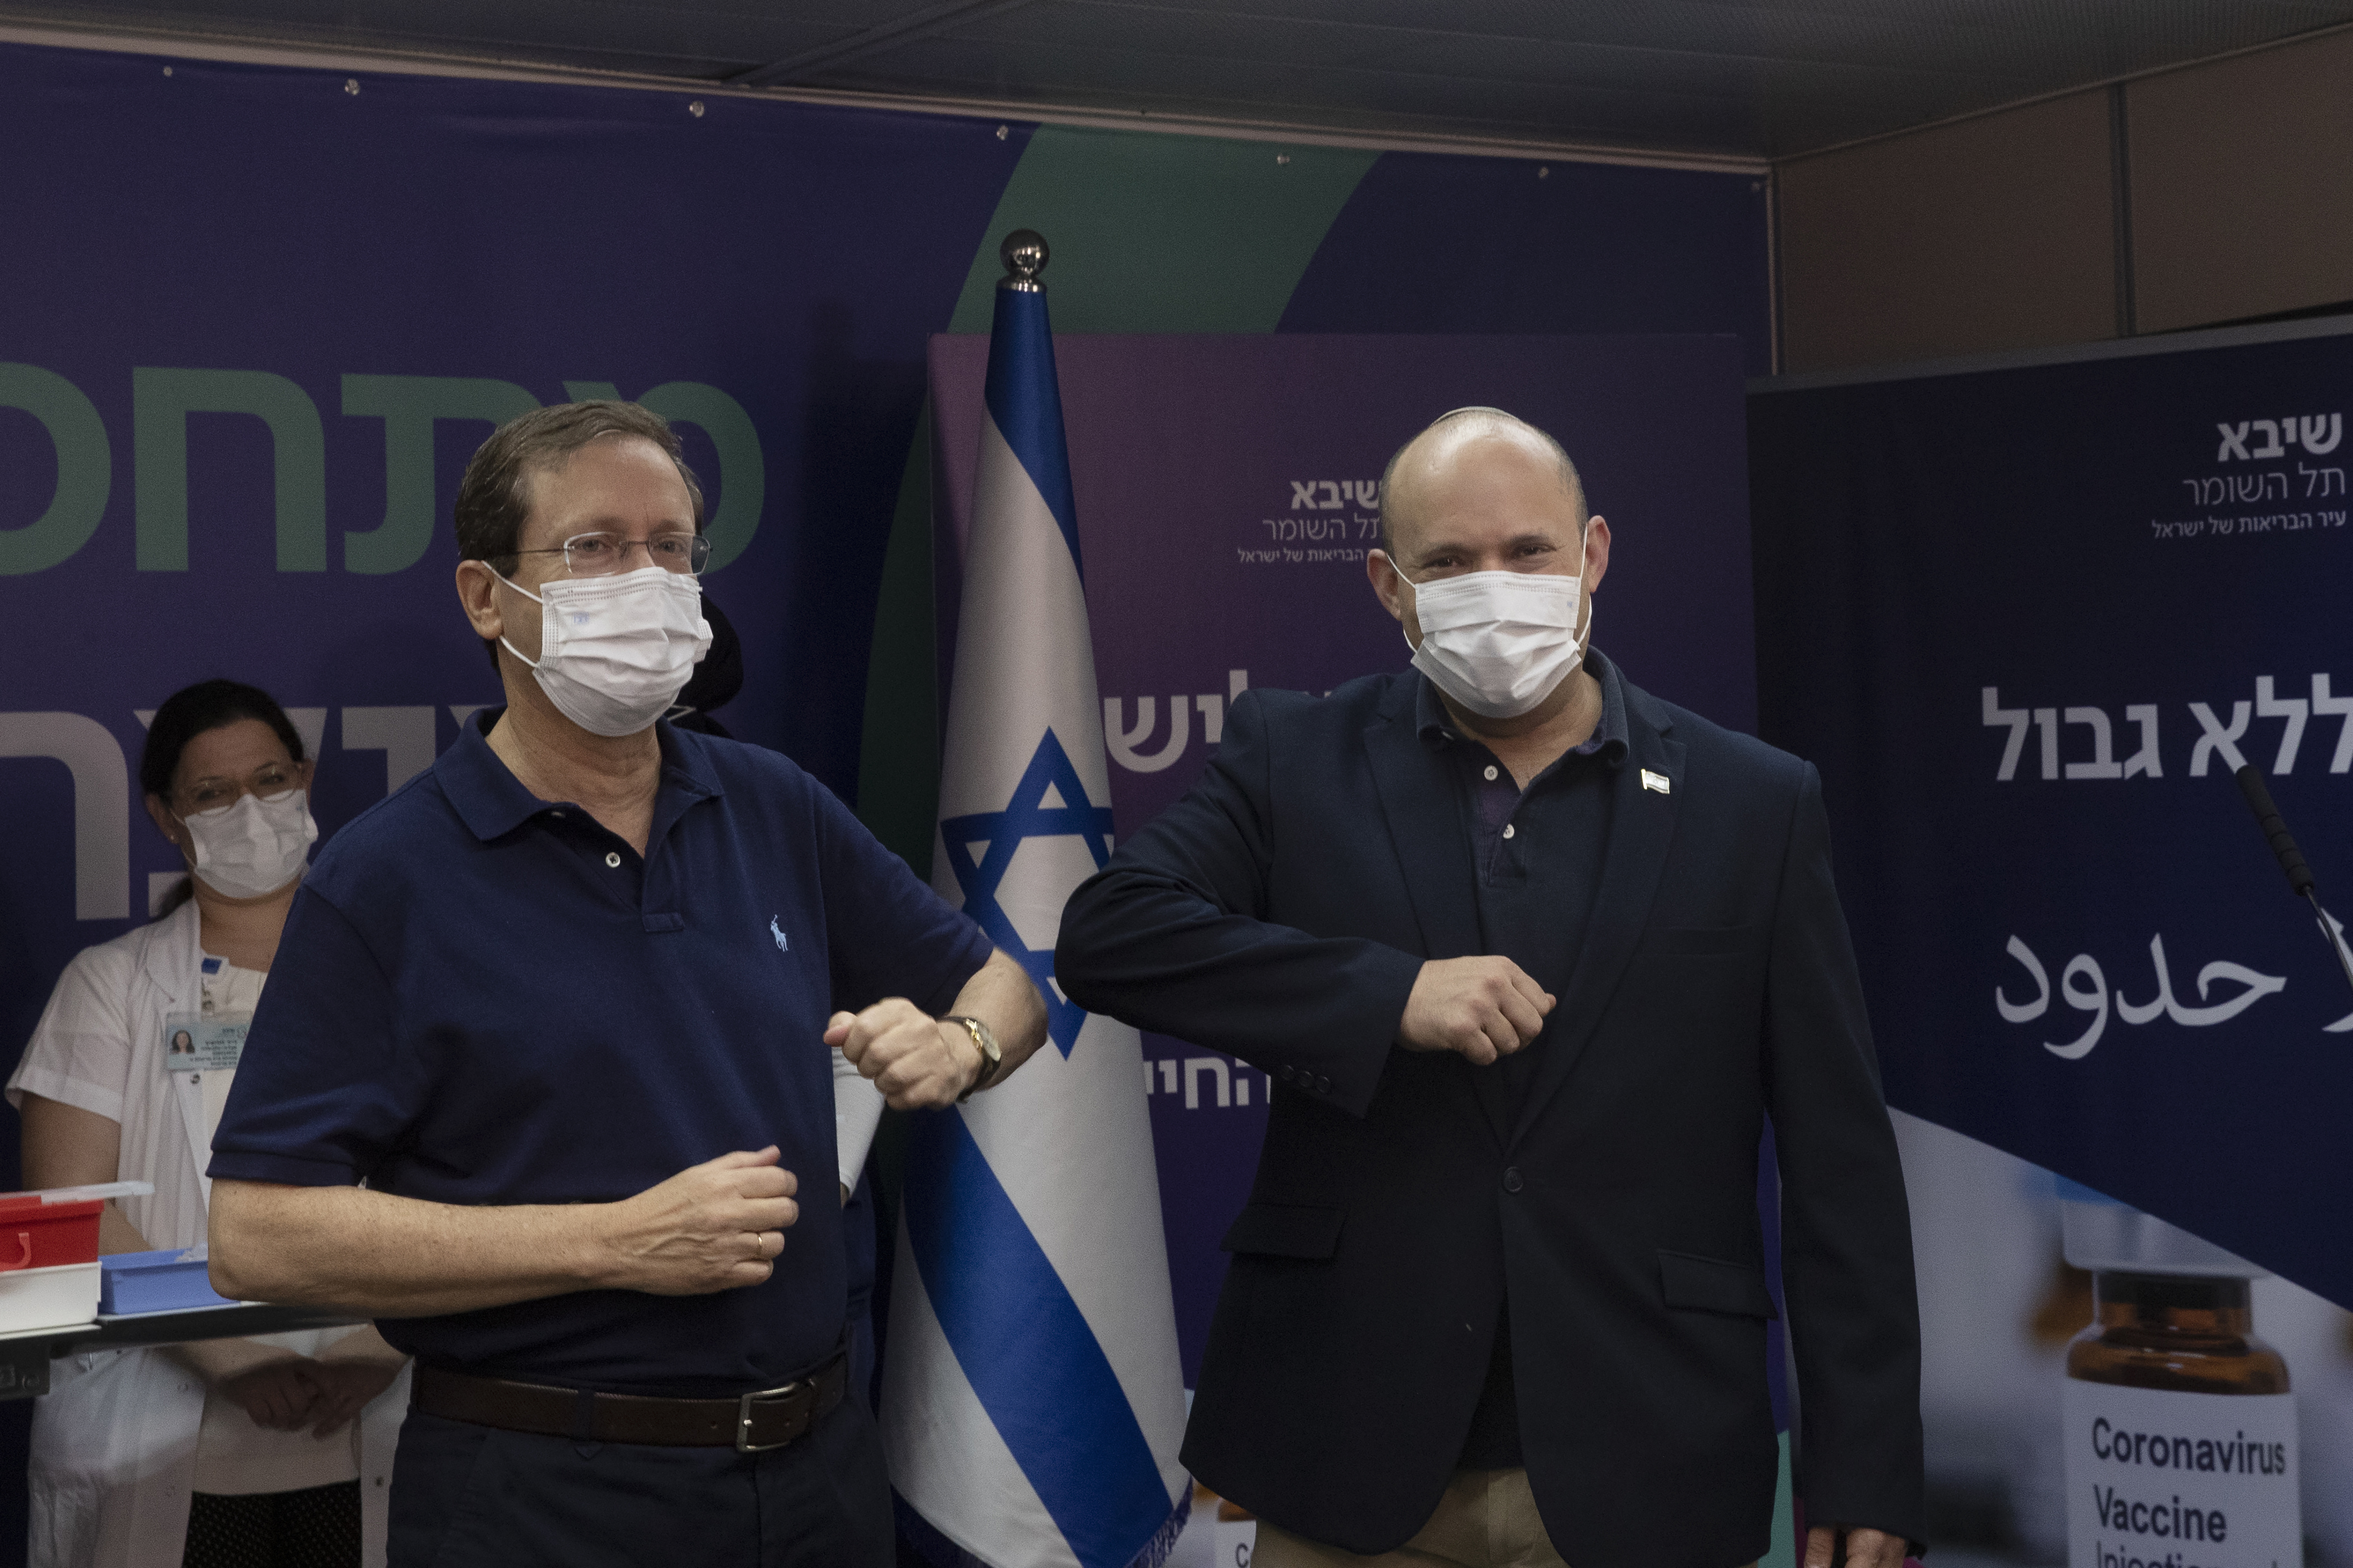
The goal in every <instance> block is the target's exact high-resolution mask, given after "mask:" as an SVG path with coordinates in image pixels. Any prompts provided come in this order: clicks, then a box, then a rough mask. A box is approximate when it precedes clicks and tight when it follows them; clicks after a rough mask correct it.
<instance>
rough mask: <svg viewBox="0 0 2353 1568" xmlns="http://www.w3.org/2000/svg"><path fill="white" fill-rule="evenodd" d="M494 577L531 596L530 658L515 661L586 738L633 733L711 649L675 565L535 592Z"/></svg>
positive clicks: (696, 602) (687, 580) (688, 581)
mask: <svg viewBox="0 0 2353 1568" xmlns="http://www.w3.org/2000/svg"><path fill="white" fill-rule="evenodd" d="M493 575H496V573H495V572H493ZM499 581H500V582H501V583H506V584H507V586H508V587H510V588H514V591H515V592H516V593H518V594H521V595H522V596H523V597H524V598H526V599H533V600H536V601H538V603H539V605H540V615H539V662H538V663H537V664H532V662H531V660H529V659H527V658H523V662H524V663H525V664H531V668H532V674H533V676H535V677H536V678H537V679H538V680H539V689H541V690H542V691H544V692H546V693H547V700H549V701H550V702H553V703H554V704H555V710H556V711H557V712H559V713H561V714H563V715H564V716H565V718H566V719H569V720H571V721H573V722H574V723H575V724H577V725H579V726H580V727H581V728H582V729H584V730H586V731H588V732H589V733H590V734H592V735H634V734H636V733H637V732H638V731H640V730H642V729H644V728H645V727H646V726H647V725H649V724H650V723H652V722H653V721H655V720H657V719H659V718H660V717H661V716H662V715H663V714H664V713H666V712H668V711H669V710H670V705H671V704H672V703H674V702H676V701H677V700H678V694H679V693H680V692H681V691H682V690H684V689H686V678H687V677H688V675H690V674H691V673H692V671H693V669H694V667H695V664H696V663H697V662H698V661H699V660H700V659H701V658H702V656H703V654H704V653H705V652H707V651H709V649H710V647H711V623H710V622H709V621H706V620H704V619H703V618H702V585H701V584H699V583H698V582H697V581H696V579H695V578H694V577H693V576H692V575H691V574H688V573H685V572H671V571H668V570H665V569H664V568H662V567H659V566H641V567H639V568H638V570H636V571H635V572H623V573H619V574H616V575H614V576H610V577H566V578H563V579H560V580H558V581H556V582H554V583H546V584H541V587H542V588H543V593H539V594H534V593H533V592H532V591H531V590H530V589H528V588H521V587H516V586H515V584H512V583H509V582H507V579H506V578H504V577H500V578H499ZM499 641H500V642H501V644H503V645H504V646H505V647H506V650H507V651H508V652H509V653H512V654H513V655H514V656H515V657H516V658H522V652H521V651H520V650H518V649H517V648H516V647H515V646H514V644H512V643H511V642H508V641H507V639H506V638H504V637H501V638H500V639H499Z"/></svg>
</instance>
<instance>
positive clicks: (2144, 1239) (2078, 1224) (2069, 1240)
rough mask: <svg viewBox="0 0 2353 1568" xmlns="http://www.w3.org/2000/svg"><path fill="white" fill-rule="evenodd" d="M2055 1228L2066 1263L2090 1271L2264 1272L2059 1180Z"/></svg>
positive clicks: (2247, 1275)
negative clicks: (2065, 1256)
mask: <svg viewBox="0 0 2353 1568" xmlns="http://www.w3.org/2000/svg"><path fill="white" fill-rule="evenodd" d="M2058 1182H2059V1226H2060V1235H2061V1237H2062V1238H2063V1242H2064V1245H2065V1247H2066V1252H2067V1261H2068V1262H2070V1263H2072V1264H2073V1265H2074V1266H2075V1267H2076V1268H2088V1269H2090V1270H2092V1271H2093V1272H2094V1273H2099V1272H2103V1271H2106V1272H2119V1271H2120V1272H2124V1273H2130V1274H2182V1275H2189V1276H2192V1277H2194V1278H2198V1279H2264V1278H2267V1275H2268V1271H2267V1270H2265V1269H2262V1268H2256V1267H2255V1266H2254V1265H2253V1264H2252V1263H2250V1262H2248V1261H2247V1260H2246V1259H2245V1258H2241V1257H2240V1256H2239V1255H2238V1254H2236V1253H2234V1252H2225V1251H2223V1250H2222V1248H2221V1247H2217V1246H2215V1245H2214V1244H2213V1243H2212V1242H2211V1241H2207V1240H2205V1239H2203V1238H2202V1237H2195V1236H2192V1235H2190V1234H2189V1232H2188V1231H2186V1230H2183V1229H2182V1228H2180V1227H2179V1226H2171V1225H2168V1224H2166V1223H2165V1221H2163V1220H2161V1219H2159V1218H2158V1217H2157V1216H2156V1215H2149V1214H2143V1213H2142V1212H2141V1211H2140V1210H2138V1209H2137V1208H2134V1207H2132V1206H2130V1205H2126V1204H2121V1203H2118V1202H2117V1201H2116V1199H2114V1198H2112V1197H2110V1196H2108V1195H2107V1194H2105V1193H2100V1192H2094V1191H2093V1190H2092V1189H2091V1188H2090V1187H2087V1186H2084V1185H2083V1184H2081V1183H2079V1182H2071V1181H2069V1180H2067V1178H2065V1177H2064V1176H2062V1177H2060V1178H2058Z"/></svg>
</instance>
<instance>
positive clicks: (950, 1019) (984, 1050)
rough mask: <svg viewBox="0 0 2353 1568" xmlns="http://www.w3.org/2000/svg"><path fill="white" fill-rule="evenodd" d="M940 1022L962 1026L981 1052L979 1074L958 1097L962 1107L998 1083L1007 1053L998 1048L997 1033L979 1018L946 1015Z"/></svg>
mask: <svg viewBox="0 0 2353 1568" xmlns="http://www.w3.org/2000/svg"><path fill="white" fill-rule="evenodd" d="M940 1022H941V1023H943V1024H962V1025H963V1026H964V1032H965V1034H967V1035H970V1036H971V1037H972V1043H973V1045H974V1046H975V1047H977V1048H978V1049H979V1051H980V1072H979V1074H978V1075H977V1076H976V1077H975V1078H974V1079H973V1080H972V1082H971V1083H970V1084H969V1085H968V1086H966V1088H965V1091H964V1092H963V1093H962V1094H960V1095H957V1096H956V1103H957V1104H958V1105H962V1104H963V1103H964V1102H965V1100H970V1099H971V1098H972V1097H973V1096H974V1095H976V1094H977V1093H979V1092H980V1091H981V1090H982V1089H987V1087H988V1086H989V1085H990V1084H992V1083H995V1082H996V1081H997V1074H998V1073H1000V1072H1002V1071H1003V1070H1004V1068H1005V1053H1004V1052H1003V1051H1002V1050H1000V1049H998V1048H997V1032H996V1031H995V1030H993V1029H991V1028H990V1027H989V1026H987V1024H985V1023H983V1022H982V1021H981V1020H979V1019H978V1018H975V1017H972V1016H969V1015H967V1014H963V1013H944V1014H942V1015H941V1016H940Z"/></svg>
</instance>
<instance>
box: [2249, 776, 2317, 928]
mask: <svg viewBox="0 0 2353 1568" xmlns="http://www.w3.org/2000/svg"><path fill="white" fill-rule="evenodd" d="M2237 777H2238V780H2239V792H2240V793H2241V794H2242V795H2245V796H2246V797H2247V805H2249V807H2251V808H2252V809H2253V812H2254V814H2255V826H2257V827H2259V828H2261V829H2262V830H2263V837H2265V838H2267V839H2269V840H2270V841H2271V847H2272V853H2273V854H2274V855H2276V856H2278V857H2279V863H2280V869H2281V870H2283V871H2284V872H2286V873H2287V885H2288V886H2289V887H2290V888H2291V889H2294V890H2295V896H2296V897H2297V898H2299V899H2309V898H2313V897H2316V894H2315V893H2314V891H2313V889H2314V887H2315V885H2316V879H2315V878H2314V877H2313V874H2312V868H2311V867H2309V866H2307V865H2306V864H2305V863H2304V851H2303V850H2301V849H2298V848H2297V847H2295V836H2294V835H2292V834H2291V833H2289V832H2288V830H2287V824H2286V823H2284V822H2283V821H2281V820H2280V814H2279V807H2278V806H2276V805H2273V804H2272V792H2271V791H2270V790H2269V789H2266V788H2265V787H2264V786H2263V770H2262V769H2261V768H2259V767H2257V766H2255V764H2254V763H2247V764H2246V765H2244V766H2243V767H2242V768H2240V770H2239V772H2238V775H2237Z"/></svg>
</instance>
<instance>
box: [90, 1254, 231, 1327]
mask: <svg viewBox="0 0 2353 1568" xmlns="http://www.w3.org/2000/svg"><path fill="white" fill-rule="evenodd" d="M98 1261H99V1274H98V1310H99V1311H100V1313H101V1314H103V1315H104V1316H107V1317H111V1318H119V1317H123V1316H126V1315H128V1314H130V1313H132V1312H185V1311H190V1310H194V1309H196V1308H199V1307H232V1306H235V1305H236V1304H237V1303H235V1302H234V1301H231V1300H229V1299H228V1298H227V1297H226V1296H222V1295H219V1294H216V1292H215V1291H214V1289H213V1287H212V1281H211V1280H210V1279H206V1275H205V1260H204V1258H202V1257H201V1256H196V1255H195V1252H194V1249H193V1248H192V1249H190V1251H187V1252H183V1251H180V1250H178V1249H177V1248H173V1247H166V1248H164V1250H163V1251H161V1252H118V1253H115V1254H113V1255H112V1256H111V1257H107V1258H100V1259H99V1260H98Z"/></svg>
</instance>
